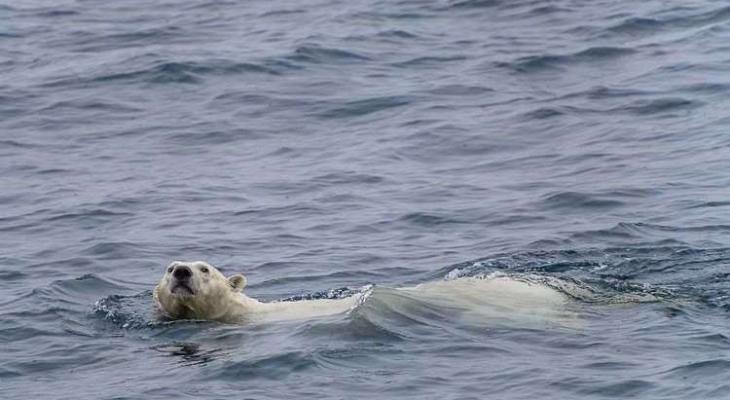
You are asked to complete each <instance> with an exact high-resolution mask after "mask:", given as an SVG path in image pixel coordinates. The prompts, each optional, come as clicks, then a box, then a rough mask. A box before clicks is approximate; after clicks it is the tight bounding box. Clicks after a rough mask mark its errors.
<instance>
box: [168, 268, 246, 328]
mask: <svg viewBox="0 0 730 400" xmlns="http://www.w3.org/2000/svg"><path fill="white" fill-rule="evenodd" d="M244 286H246V278H245V277H244V276H243V275H240V274H238V275H233V276H231V277H230V278H226V277H225V276H224V275H223V274H222V273H221V272H220V271H218V269H216V268H215V267H213V266H212V265H210V264H208V263H206V262H203V261H194V262H184V261H174V262H173V263H171V264H170V265H169V266H168V267H167V269H166V270H165V275H163V277H162V279H161V280H160V283H159V284H158V285H157V287H155V291H154V300H155V303H156V305H157V308H158V309H159V310H160V311H161V312H162V314H163V315H164V316H166V317H169V318H175V319H208V320H218V319H224V318H226V315H228V314H230V312H231V309H232V308H234V307H235V304H237V301H238V299H239V298H240V297H241V295H240V292H241V291H242V290H243V288H244Z"/></svg>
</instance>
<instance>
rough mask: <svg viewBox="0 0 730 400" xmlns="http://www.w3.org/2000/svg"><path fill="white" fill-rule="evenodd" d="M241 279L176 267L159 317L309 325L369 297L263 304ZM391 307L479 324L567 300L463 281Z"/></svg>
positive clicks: (544, 291)
mask: <svg viewBox="0 0 730 400" xmlns="http://www.w3.org/2000/svg"><path fill="white" fill-rule="evenodd" d="M245 285H246V278H245V277H244V276H243V275H234V276H231V277H230V278H226V277H225V276H223V274H222V273H221V272H220V271H218V270H217V269H216V268H215V267H213V266H211V265H210V264H207V263H205V262H202V261H197V262H179V261H176V262H173V263H172V264H170V266H169V267H168V269H167V272H166V273H165V275H164V276H163V278H162V280H161V281H160V283H159V284H158V285H157V287H156V288H155V290H154V300H155V304H156V305H157V308H158V309H159V310H160V312H161V313H162V314H163V315H164V316H166V317H168V318H172V319H204V320H213V321H220V322H226V323H242V322H267V321H281V320H296V319H310V318H316V317H322V316H327V315H334V314H341V313H346V312H348V311H350V310H352V309H353V308H355V307H356V306H357V305H358V304H359V303H360V302H362V301H364V299H365V298H366V297H367V296H368V295H369V294H370V292H363V293H358V294H355V295H353V296H350V297H345V298H340V299H316V300H299V301H285V302H269V303H265V302H261V301H258V300H256V299H254V298H251V297H248V296H246V295H245V294H244V293H242V291H243V288H244V287H245ZM390 293H391V296H390V297H391V299H390V302H391V303H393V304H392V305H394V306H395V305H396V304H395V303H405V302H408V301H411V302H416V303H419V304H427V305H432V306H436V307H440V308H443V309H451V310H454V311H458V312H459V313H460V314H462V315H464V316H465V317H469V318H475V319H478V320H484V319H491V320H497V319H498V320H510V319H514V318H515V316H518V317H519V318H521V319H525V318H528V319H529V318H534V317H537V318H545V317H550V316H552V315H561V313H562V311H563V308H564V307H563V306H564V305H565V303H566V301H567V299H566V296H564V295H563V294H561V293H559V292H557V291H556V290H553V289H551V288H549V287H547V286H544V285H539V284H535V283H529V282H525V281H521V280H515V279H511V278H508V277H504V276H501V277H490V278H484V279H479V278H459V279H453V280H445V281H438V282H430V283H425V284H421V285H417V286H414V287H407V288H399V289H394V290H391V291H390Z"/></svg>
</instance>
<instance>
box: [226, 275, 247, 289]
mask: <svg viewBox="0 0 730 400" xmlns="http://www.w3.org/2000/svg"><path fill="white" fill-rule="evenodd" d="M228 283H230V284H231V288H233V291H234V292H240V291H241V290H243V288H244V287H246V277H245V276H243V275H241V274H236V275H233V276H232V277H230V278H228Z"/></svg>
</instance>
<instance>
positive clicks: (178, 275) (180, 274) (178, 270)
mask: <svg viewBox="0 0 730 400" xmlns="http://www.w3.org/2000/svg"><path fill="white" fill-rule="evenodd" d="M172 276H174V277H175V279H179V280H184V279H188V278H190V277H191V276H193V271H191V270H190V268H188V267H185V266H182V265H180V266H177V267H175V272H173V273H172Z"/></svg>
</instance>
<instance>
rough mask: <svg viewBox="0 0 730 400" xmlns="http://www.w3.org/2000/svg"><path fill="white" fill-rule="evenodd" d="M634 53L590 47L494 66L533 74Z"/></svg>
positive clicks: (609, 59)
mask: <svg viewBox="0 0 730 400" xmlns="http://www.w3.org/2000/svg"><path fill="white" fill-rule="evenodd" d="M636 52H637V50H635V49H632V48H627V47H610V46H602V47H590V48H588V49H585V50H582V51H579V52H576V53H572V54H563V55H555V54H545V55H538V56H527V57H520V58H518V59H516V60H514V61H510V62H499V63H497V64H496V65H497V66H498V67H501V68H508V69H511V70H512V71H514V72H518V73H533V72H540V71H546V70H552V69H558V68H561V67H563V66H568V65H574V64H582V63H599V62H609V61H615V60H618V59H621V58H624V57H627V56H630V55H632V54H634V53H636Z"/></svg>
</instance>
